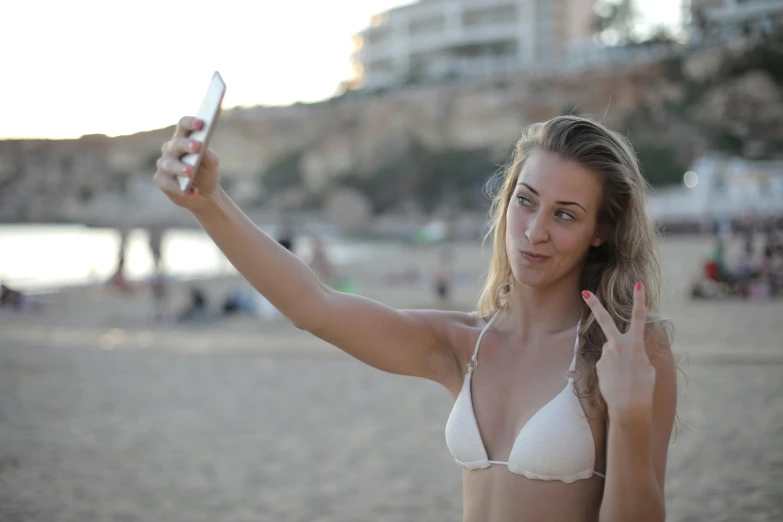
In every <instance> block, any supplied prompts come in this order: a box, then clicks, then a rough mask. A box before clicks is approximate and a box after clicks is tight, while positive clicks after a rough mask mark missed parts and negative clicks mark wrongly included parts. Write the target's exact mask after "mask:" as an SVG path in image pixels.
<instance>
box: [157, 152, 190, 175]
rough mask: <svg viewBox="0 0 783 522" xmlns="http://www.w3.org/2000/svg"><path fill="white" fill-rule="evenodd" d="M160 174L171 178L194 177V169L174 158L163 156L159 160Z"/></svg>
mask: <svg viewBox="0 0 783 522" xmlns="http://www.w3.org/2000/svg"><path fill="white" fill-rule="evenodd" d="M158 173H163V174H167V175H169V176H188V177H190V176H192V175H193V167H191V166H190V165H188V164H186V163H183V162H181V161H179V160H178V159H177V158H175V157H173V156H161V157H160V158H159V159H158Z"/></svg>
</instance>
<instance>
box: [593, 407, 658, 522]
mask: <svg viewBox="0 0 783 522" xmlns="http://www.w3.org/2000/svg"><path fill="white" fill-rule="evenodd" d="M651 416H652V415H651V412H646V411H637V412H634V413H632V414H616V415H612V414H611V413H610V415H609V435H608V436H609V439H608V447H607V471H606V485H605V488H604V497H603V502H602V503H601V513H600V517H599V520H600V522H620V521H627V520H634V521H638V522H644V521H650V522H653V521H654V522H662V521H663V520H664V519H665V518H666V509H665V504H664V497H663V491H661V488H660V486H659V485H658V481H657V480H656V478H655V472H654V470H653V465H652V455H651V454H652V452H651V441H650V435H651V434H650V427H651V423H652V421H651Z"/></svg>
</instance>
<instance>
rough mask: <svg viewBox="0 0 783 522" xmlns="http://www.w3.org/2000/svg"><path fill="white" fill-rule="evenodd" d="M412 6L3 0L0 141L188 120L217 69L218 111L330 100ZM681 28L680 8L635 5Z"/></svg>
mask: <svg viewBox="0 0 783 522" xmlns="http://www.w3.org/2000/svg"><path fill="white" fill-rule="evenodd" d="M408 3H412V2H411V1H410V0H329V1H325V0H285V1H282V0H280V1H273V0H256V1H253V0H220V1H211V2H208V1H204V0H190V1H182V0H134V1H132V2H122V3H120V2H115V1H107V0H68V1H67V2H64V1H62V0H47V1H43V0H8V1H7V2H3V5H2V7H0V19H2V20H3V28H2V31H0V49H3V63H2V67H0V80H2V88H0V139H3V138H52V139H61V138H78V137H79V136H82V135H84V134H107V135H109V136H117V135H122V134H132V133H134V132H139V131H143V130H150V129H156V128H161V127H166V126H168V125H171V124H173V123H175V122H176V121H177V120H178V119H179V118H180V116H182V115H186V114H193V113H195V111H196V110H197V109H198V106H199V104H200V102H201V97H202V96H203V95H204V92H205V91H206V87H207V84H208V83H209V80H210V78H211V76H212V73H213V72H214V71H216V70H217V71H220V74H221V75H222V76H223V79H224V80H225V81H226V84H227V91H226V96H225V99H224V103H223V107H224V108H230V107H234V106H253V105H260V104H263V105H287V104H290V103H294V102H297V101H305V102H307V101H317V100H321V99H324V98H328V97H330V96H331V95H332V94H334V92H335V91H336V89H337V86H338V84H339V83H340V81H342V80H344V79H347V78H350V77H351V75H352V69H351V64H350V59H349V57H350V54H351V52H352V50H353V46H352V43H351V37H352V35H354V34H356V33H358V32H359V31H360V30H362V29H363V28H364V27H365V26H366V25H367V23H368V22H369V19H370V17H371V16H372V15H373V14H375V13H378V12H381V11H384V10H387V9H390V8H392V7H395V6H398V5H403V4H408ZM638 3H639V4H640V7H641V9H642V11H643V14H644V16H645V17H646V18H647V19H648V20H649V21H651V22H653V23H659V22H660V23H667V24H674V23H677V21H678V19H679V15H680V12H681V10H680V4H681V0H639V2H638Z"/></svg>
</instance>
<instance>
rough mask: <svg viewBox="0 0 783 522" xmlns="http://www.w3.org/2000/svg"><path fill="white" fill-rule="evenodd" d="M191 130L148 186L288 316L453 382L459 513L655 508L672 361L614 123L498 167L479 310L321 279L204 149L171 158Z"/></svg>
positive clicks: (571, 513) (563, 131)
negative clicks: (423, 305)
mask: <svg viewBox="0 0 783 522" xmlns="http://www.w3.org/2000/svg"><path fill="white" fill-rule="evenodd" d="M201 124H202V123H201V122H199V121H198V120H196V119H194V118H191V117H185V118H183V119H182V120H181V121H180V122H179V124H178V125H177V128H176V130H175V133H174V136H173V138H172V139H171V140H170V141H167V142H166V143H165V144H164V145H163V148H162V156H161V158H160V159H159V160H158V163H157V167H158V168H157V172H156V174H155V180H156V183H157V185H158V187H159V188H160V189H161V190H162V191H163V192H164V193H165V194H166V195H167V196H168V197H169V198H170V199H171V200H172V201H173V202H174V203H175V204H177V205H179V206H181V207H184V208H186V209H188V210H189V211H190V212H191V213H192V214H193V216H194V217H195V219H196V220H197V221H198V222H199V224H200V225H201V226H202V227H203V229H204V230H205V231H206V233H207V234H209V236H210V237H211V238H212V239H213V240H214V242H215V243H216V244H217V246H218V247H219V248H220V249H221V250H222V251H223V253H224V254H225V255H226V256H227V258H228V259H229V260H230V261H231V263H232V264H233V265H234V266H235V267H236V268H237V270H238V271H239V272H240V273H241V274H242V275H243V276H244V277H245V278H246V279H247V281H248V282H249V283H250V284H251V285H252V286H253V287H255V288H256V289H257V290H258V291H259V292H260V293H261V294H263V295H264V296H266V298H267V299H269V301H270V302H271V303H272V304H274V306H275V307H276V308H277V309H278V310H280V312H281V313H282V314H283V315H285V316H286V317H287V318H288V319H289V320H291V321H292V322H293V324H294V325H295V326H297V327H298V328H300V329H302V330H305V331H307V332H310V333H312V334H313V335H315V336H317V337H319V338H321V339H323V340H325V341H327V342H329V343H331V344H333V345H334V346H336V347H338V348H340V349H342V350H344V351H345V352H347V353H348V354H350V355H352V356H354V357H355V358H357V359H359V360H360V361H363V362H364V363H366V364H368V365H370V366H373V367H375V368H378V369H380V370H383V371H386V372H390V373H395V374H401V375H408V376H417V377H422V378H425V379H430V380H432V381H435V382H437V383H440V384H441V385H443V386H444V387H445V388H446V390H448V392H449V393H450V394H451V396H452V397H453V398H454V405H453V409H452V411H451V415H450V417H449V419H448V421H447V423H446V430H445V431H446V445H447V446H448V449H449V451H450V452H451V454H452V455H453V457H454V459H455V460H456V461H457V463H458V464H459V465H461V467H462V469H463V485H464V486H463V511H464V515H463V516H464V520H465V521H471V522H479V521H480V522H505V521H512V520H513V521H542V520H548V521H566V520H567V521H569V522H580V521H584V522H587V521H601V522H619V521H623V522H627V521H634V522H643V521H662V520H664V518H665V504H664V478H665V475H666V460H667V454H668V448H669V443H670V437H671V434H672V431H673V426H674V419H675V413H676V403H677V385H676V365H675V362H674V359H673V356H672V351H671V341H670V323H669V322H668V321H665V320H663V319H662V318H661V317H660V316H659V315H658V312H657V310H658V303H659V298H660V268H659V261H658V254H657V250H656V230H655V227H654V225H653V222H652V220H651V218H650V216H649V215H648V214H647V211H646V208H645V193H646V182H645V179H644V178H643V176H642V174H641V171H640V167H639V164H638V162H637V159H636V156H635V154H634V151H633V149H632V147H631V145H630V144H629V143H628V141H627V140H625V139H624V138H623V137H622V136H621V135H620V134H618V133H617V132H615V131H613V130H610V129H609V128H607V127H606V126H604V125H603V124H600V123H597V122H594V121H591V120H589V119H585V118H581V117H576V116H563V117H557V118H554V119H552V120H549V121H547V122H544V123H537V124H534V125H532V126H530V127H529V128H528V129H527V130H526V131H525V132H524V134H523V135H522V137H521V139H520V140H519V141H518V143H517V144H516V147H515V151H514V154H513V157H512V158H511V161H510V162H509V163H508V164H507V166H506V168H505V169H503V171H502V172H499V173H498V176H500V177H501V182H500V183H499V184H498V185H499V190H498V191H497V194H496V195H495V196H494V200H493V205H492V210H491V228H490V230H489V233H488V237H489V238H490V239H491V241H492V246H493V252H492V259H491V262H490V264H489V268H488V274H487V278H486V283H485V286H484V289H483V292H482V294H481V296H480V297H479V300H478V304H477V310H476V311H475V312H473V313H462V312H454V311H436V310H396V309H393V308H390V307H388V306H386V305H384V304H382V303H379V302H377V301H373V300H370V299H367V298H365V297H362V296H359V295H352V294H346V293H341V292H339V291H336V290H333V289H331V288H329V287H328V286H327V285H325V284H323V283H322V282H321V281H320V280H319V279H318V278H317V277H316V276H315V274H314V273H313V272H312V271H311V270H310V268H308V267H307V265H306V264H305V263H304V262H303V261H301V260H300V259H299V258H298V257H297V256H295V255H293V254H291V253H290V252H288V251H287V250H286V249H285V248H283V247H282V246H280V245H279V244H278V242H277V241H275V240H274V239H273V238H271V237H269V236H268V235H266V234H265V233H264V232H263V231H261V230H260V229H259V228H258V227H257V226H256V225H255V224H253V222H251V221H250V219H248V218H247V217H246V216H245V214H244V213H243V212H242V211H241V210H240V209H239V208H238V207H237V206H236V205H235V204H234V203H233V202H232V201H231V200H230V199H229V198H228V196H227V195H226V193H225V192H224V191H223V190H222V189H221V187H220V185H219V183H218V169H219V163H218V157H217V156H216V154H215V153H214V151H212V150H207V151H205V155H204V160H203V163H202V164H201V167H200V169H199V171H198V172H197V173H194V172H193V170H192V169H191V168H190V167H189V166H187V165H185V164H184V163H182V162H181V161H180V158H181V157H182V155H184V154H185V153H188V152H193V151H194V150H197V149H198V147H199V146H200V144H199V143H197V142H192V141H191V140H189V139H188V134H189V133H190V132H191V131H193V130H195V129H198V128H200V126H201ZM176 175H185V176H194V175H195V180H194V181H195V183H194V188H193V189H192V190H190V191H189V192H188V193H182V192H181V191H180V189H179V186H178V184H177V182H176V180H175V176H176Z"/></svg>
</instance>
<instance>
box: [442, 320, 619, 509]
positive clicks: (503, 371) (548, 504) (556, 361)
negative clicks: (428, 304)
mask: <svg viewBox="0 0 783 522" xmlns="http://www.w3.org/2000/svg"><path fill="white" fill-rule="evenodd" d="M485 325H486V322H485V321H484V320H480V319H477V320H476V321H475V325H474V326H472V327H470V328H466V329H463V330H462V334H461V335H459V336H457V337H456V341H457V343H456V344H457V345H456V346H453V347H452V348H453V349H454V350H455V352H456V355H457V357H458V358H459V360H460V363H461V368H462V369H463V371H465V369H466V367H467V363H468V361H469V360H470V357H471V355H472V354H473V351H474V347H475V345H476V341H477V339H478V336H479V334H480V332H481V330H482V329H483V328H484V326H485ZM575 336H576V328H572V329H569V330H568V331H566V332H561V333H558V334H556V335H553V336H551V337H548V338H546V339H541V340H540V341H539V342H529V343H521V342H520V341H518V340H514V339H512V338H511V337H510V336H509V335H507V334H504V333H503V332H500V331H496V330H495V329H494V328H491V329H489V330H488V331H487V333H486V334H485V335H484V337H483V339H482V341H481V344H480V349H479V352H478V365H477V366H476V368H475V369H474V370H473V375H472V377H471V379H470V380H469V382H470V388H471V392H472V406H473V411H474V413H475V418H476V422H477V424H478V427H479V431H480V434H481V439H482V440H483V443H484V446H485V449H486V452H487V455H488V457H489V459H490V460H500V461H508V458H509V454H510V452H511V449H512V446H513V445H514V442H515V440H516V437H517V435H518V434H519V432H520V430H521V429H522V428H523V427H524V426H525V425H526V424H527V422H528V421H529V420H530V418H531V417H532V416H533V415H534V414H535V413H536V412H538V411H539V410H540V409H541V408H543V407H544V406H545V405H546V404H547V403H548V402H549V401H550V400H552V399H553V398H554V397H555V396H557V395H558V394H559V393H561V392H562V391H563V389H564V388H565V386H566V383H567V380H566V372H567V371H568V368H569V365H570V363H571V360H572V358H573V347H574V338H575ZM577 371H578V372H579V373H580V374H581V375H584V374H585V371H584V362H583V361H581V360H577ZM452 381H453V382H452V383H450V384H449V386H448V388H449V391H450V392H451V394H452V396H453V397H454V398H455V399H456V398H457V396H458V395H459V393H460V391H461V390H462V385H463V384H464V380H463V379H462V376H460V378H459V383H457V380H456V379H452ZM584 381H585V379H577V380H576V382H575V386H577V389H579V390H580V391H582V392H583V391H584ZM580 402H581V405H582V408H583V409H584V412H585V413H586V414H587V417H588V423H589V425H590V431H591V432H592V436H593V442H594V445H595V470H596V471H599V472H603V471H604V470H605V449H604V448H605V437H606V424H605V421H604V420H603V419H602V417H601V415H600V413H599V412H598V411H596V409H595V408H594V407H591V406H590V405H589V402H588V400H587V399H580ZM582 422H583V421H582ZM603 487H604V479H603V478H601V477H599V476H596V475H593V476H592V477H591V478H589V479H583V480H577V481H575V482H572V483H565V482H562V481H559V480H533V479H529V478H526V477H524V476H522V475H517V474H515V473H512V472H510V471H509V469H508V468H507V467H506V466H503V465H492V466H490V467H488V468H485V469H476V470H467V469H463V496H464V520H465V521H466V522H474V521H482V522H505V521H511V520H513V521H521V522H524V521H534V520H535V521H537V520H568V521H569V522H577V521H585V522H587V521H590V522H592V521H595V520H597V519H598V510H599V508H600V504H601V498H602V494H603Z"/></svg>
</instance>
